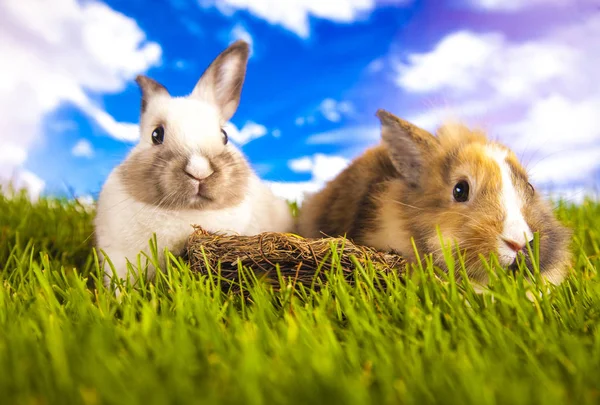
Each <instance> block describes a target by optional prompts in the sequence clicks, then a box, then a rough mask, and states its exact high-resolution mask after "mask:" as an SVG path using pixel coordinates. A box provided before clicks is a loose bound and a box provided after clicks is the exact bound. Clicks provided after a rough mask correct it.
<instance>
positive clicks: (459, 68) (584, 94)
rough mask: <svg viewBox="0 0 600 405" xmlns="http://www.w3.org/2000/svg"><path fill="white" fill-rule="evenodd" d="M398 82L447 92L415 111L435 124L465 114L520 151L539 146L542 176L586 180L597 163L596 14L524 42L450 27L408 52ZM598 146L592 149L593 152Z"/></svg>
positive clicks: (543, 179)
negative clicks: (434, 104) (437, 102)
mask: <svg viewBox="0 0 600 405" xmlns="http://www.w3.org/2000/svg"><path fill="white" fill-rule="evenodd" d="M407 61H408V62H407V63H404V64H400V65H399V66H398V76H397V83H398V85H399V86H400V87H401V88H403V89H404V90H405V91H407V92H412V93H415V94H427V96H428V97H430V98H431V97H432V98H441V99H443V100H445V104H446V107H445V108H429V109H427V110H424V111H420V112H415V113H414V114H413V117H412V119H413V120H414V121H415V122H416V123H417V124H419V125H422V126H424V127H426V129H430V130H431V129H432V128H431V127H432V126H433V125H434V124H436V126H437V124H438V123H439V122H440V121H441V120H442V119H444V118H449V117H448V115H449V114H448V113H449V111H454V114H452V118H461V119H463V118H465V117H466V118H467V121H470V122H467V123H469V124H476V125H478V126H480V124H483V126H484V127H485V128H486V129H487V130H488V132H489V133H490V135H491V136H492V137H494V138H499V139H500V140H501V141H503V142H505V143H507V144H508V145H509V146H511V147H512V148H513V149H514V150H515V152H516V153H517V155H519V156H521V155H525V154H526V153H529V152H530V151H532V150H534V151H535V152H536V157H535V159H534V160H537V164H535V165H533V166H532V168H531V172H532V176H533V177H534V178H535V179H536V180H537V181H539V182H540V183H541V184H546V185H549V184H550V183H554V184H571V183H577V184H583V183H586V184H587V185H591V184H593V183H594V182H598V180H599V179H598V178H597V177H596V178H595V179H594V178H593V175H594V173H597V172H598V170H599V169H600V151H599V149H598V148H599V147H600V82H598V81H596V80H593V79H592V78H594V77H595V76H596V72H597V71H598V70H600V14H598V13H596V14H595V15H593V14H592V15H589V16H588V17H586V18H584V19H582V20H581V21H578V22H577V23H574V24H572V25H564V26H562V27H558V28H555V29H554V31H550V32H548V33H547V34H546V35H544V36H541V37H538V38H533V39H530V40H527V41H525V42H511V41H509V40H507V39H506V38H505V37H504V36H503V35H502V34H500V33H479V34H478V33H473V32H468V31H460V32H456V33H452V34H449V35H448V36H446V37H445V38H443V39H442V40H441V41H440V42H439V43H438V44H437V45H436V46H434V48H433V49H432V50H431V51H430V52H427V53H421V54H411V55H408V58H407ZM594 153H595V155H594Z"/></svg>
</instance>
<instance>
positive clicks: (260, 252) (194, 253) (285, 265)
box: [186, 227, 406, 290]
mask: <svg viewBox="0 0 600 405" xmlns="http://www.w3.org/2000/svg"><path fill="white" fill-rule="evenodd" d="M332 248H333V249H332ZM333 252H335V253H333ZM186 253H187V254H186V256H187V259H188V260H189V263H190V267H191V269H192V270H194V271H197V272H200V273H201V274H209V273H212V274H213V275H218V276H219V277H220V280H221V281H222V283H223V284H226V285H228V287H229V288H232V289H235V290H239V289H240V286H239V283H240V280H241V279H244V278H245V279H247V278H248V274H240V269H243V268H251V269H252V270H253V274H254V275H255V276H256V277H257V278H258V279H260V280H264V281H267V282H270V283H271V284H272V285H273V286H274V287H275V288H278V287H279V286H280V281H279V275H278V272H277V265H279V274H281V276H282V277H283V278H284V281H285V282H286V284H287V283H288V282H289V281H293V282H294V283H296V282H298V283H301V284H304V285H305V286H312V287H315V288H318V285H319V283H318V282H317V281H319V280H321V281H325V280H326V276H325V274H326V273H327V270H329V269H331V267H332V264H333V263H335V264H336V265H337V264H338V263H339V267H338V266H335V267H336V268H340V269H341V272H342V273H341V274H342V275H343V277H344V278H345V279H346V280H347V281H348V282H350V283H353V282H354V279H355V277H354V273H355V270H356V269H357V264H359V265H361V266H362V267H363V268H365V269H366V268H368V264H370V263H371V264H372V265H373V268H374V269H375V273H376V276H377V275H378V276H382V275H383V274H386V273H389V272H392V271H397V272H398V273H400V272H402V271H403V269H404V267H405V264H406V261H405V260H404V259H403V258H402V257H401V256H399V255H396V254H393V253H384V252H380V251H377V250H375V249H372V248H369V247H366V246H360V245H356V244H354V243H352V242H350V241H349V240H347V239H344V238H320V239H306V238H303V237H300V236H298V235H295V234H290V233H285V234H284V233H274V232H265V233H261V234H259V235H255V236H230V235H227V236H226V235H217V234H212V233H209V232H206V231H204V230H203V229H201V228H200V227H195V231H194V233H193V234H192V235H191V237H190V239H189V241H188V244H187V252H186ZM240 265H241V266H240ZM219 266H220V267H219ZM379 278H381V277H379Z"/></svg>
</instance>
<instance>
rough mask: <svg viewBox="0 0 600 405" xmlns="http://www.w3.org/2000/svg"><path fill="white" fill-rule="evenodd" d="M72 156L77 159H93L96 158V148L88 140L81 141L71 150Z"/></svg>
mask: <svg viewBox="0 0 600 405" xmlns="http://www.w3.org/2000/svg"><path fill="white" fill-rule="evenodd" d="M71 154H72V155H73V156H77V157H85V158H88V159H89V158H91V157H92V156H94V148H93V147H92V144H91V142H90V141H88V140H87V139H80V140H79V141H77V143H76V144H75V145H74V146H73V148H72V149H71Z"/></svg>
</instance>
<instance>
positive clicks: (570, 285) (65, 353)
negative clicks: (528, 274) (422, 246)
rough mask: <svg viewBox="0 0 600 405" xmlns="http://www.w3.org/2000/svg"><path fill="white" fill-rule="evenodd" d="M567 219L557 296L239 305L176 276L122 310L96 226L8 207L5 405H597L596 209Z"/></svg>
mask: <svg viewBox="0 0 600 405" xmlns="http://www.w3.org/2000/svg"><path fill="white" fill-rule="evenodd" d="M557 212H558V215H559V216H560V218H561V219H563V220H564V221H565V222H566V223H568V224H569V225H570V226H571V227H573V228H574V229H575V235H574V242H573V249H574V251H575V253H576V267H575V272H574V275H573V276H571V277H570V278H569V279H568V280H567V281H566V282H565V283H564V284H562V285H561V286H559V287H556V288H552V289H551V290H550V291H549V292H547V291H546V289H544V288H543V287H541V286H538V285H537V284H536V285H534V286H532V287H531V286H528V285H527V284H525V283H523V279H522V278H521V277H517V278H513V277H508V276H505V275H503V274H502V273H500V274H499V276H498V278H497V279H495V280H494V281H493V284H492V287H491V289H492V290H493V293H492V294H485V295H476V294H474V293H473V291H472V289H471V288H470V286H469V285H468V284H462V283H460V284H457V283H455V282H454V281H453V280H452V279H449V280H447V282H440V281H436V280H434V279H433V277H432V274H433V269H432V268H431V267H430V266H425V268H424V269H422V270H419V271H417V273H416V274H415V276H414V277H412V278H411V279H410V280H408V281H407V282H406V283H405V284H402V283H401V282H399V281H397V280H396V279H394V278H389V279H388V280H387V282H388V284H389V285H388V288H387V290H385V291H382V290H380V289H378V288H376V286H374V285H373V277H372V274H371V270H370V269H364V271H363V272H361V273H360V274H357V276H356V277H357V280H358V283H357V284H356V285H354V286H350V285H349V284H347V283H345V282H344V281H343V280H341V279H339V278H337V277H336V272H335V271H332V272H331V274H330V278H331V280H330V283H329V285H328V286H327V287H326V288H324V289H322V290H321V291H319V292H311V291H308V290H303V289H299V288H298V287H296V291H295V292H294V291H293V289H292V288H291V286H288V287H286V288H284V289H283V290H282V291H281V292H272V291H270V290H268V289H267V288H266V287H264V286H256V287H251V291H250V296H249V299H248V300H245V301H244V300H242V299H240V297H238V296H233V295H227V294H224V293H223V292H221V291H220V290H219V288H218V283H215V281H214V280H213V279H211V278H210V277H206V276H202V277H200V276H197V275H193V274H191V273H190V272H189V271H188V269H187V268H186V267H185V265H183V264H182V263H181V262H180V261H175V260H174V261H173V262H172V263H171V264H170V265H169V267H168V268H167V269H166V274H165V276H164V277H161V278H159V279H158V280H157V282H156V285H149V284H145V285H144V286H143V287H142V288H140V289H139V290H132V289H127V290H126V291H125V292H124V294H123V299H122V302H118V301H117V300H116V299H115V298H113V296H112V295H111V294H110V292H108V291H106V290H104V289H103V288H99V289H98V290H97V291H96V290H93V289H90V288H89V285H92V283H90V282H89V279H90V278H94V277H97V276H98V274H97V269H96V267H95V266H96V265H95V257H94V255H93V253H92V250H91V242H92V240H91V237H90V236H91V233H92V227H91V219H92V216H93V214H92V213H88V212H85V211H84V210H82V208H81V207H79V206H78V205H77V204H75V203H73V202H68V201H57V200H47V199H42V200H41V201H39V202H37V203H35V204H33V205H32V204H31V203H29V202H28V201H27V200H26V199H25V198H23V197H18V198H13V199H7V198H5V197H2V196H0V398H2V399H1V400H0V402H1V403H2V404H12V403H14V404H78V403H84V404H124V403H127V404H144V405H150V404H167V403H174V404H183V403H199V404H200V403H201V404H208V403H223V404H226V403H246V404H249V403H252V404H255V403H256V404H293V403H297V404H316V403H330V402H331V403H348V404H351V403H356V404H363V403H373V404H425V403H456V404H470V403H473V404H497V403H506V404H530V403H545V404H546V403H571V404H585V403H599V402H600V373H599V372H600V333H599V330H598V326H599V323H600V283H599V280H598V276H597V269H599V268H600V205H599V204H598V203H594V202H591V201H586V202H584V203H583V204H582V205H581V206H573V205H569V204H561V205H559V207H558V210H557ZM334 267H335V262H334ZM334 270H335V269H334ZM529 288H533V289H534V291H535V292H536V294H541V295H540V298H539V299H536V300H535V301H534V302H532V301H530V300H529V299H527V297H526V292H527V289H529Z"/></svg>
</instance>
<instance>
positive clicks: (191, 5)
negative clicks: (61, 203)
mask: <svg viewBox="0 0 600 405" xmlns="http://www.w3.org/2000/svg"><path fill="white" fill-rule="evenodd" d="M25 3H27V2H22V1H20V0H8V1H5V2H3V3H2V4H1V5H0V15H1V16H2V17H0V21H1V24H0V25H1V26H2V27H1V28H0V38H3V39H2V40H0V53H1V54H4V56H5V57H6V59H5V60H8V63H4V64H3V65H4V66H2V67H0V73H4V74H3V75H0V76H4V80H2V79H0V91H1V92H2V93H3V94H2V93H0V111H3V112H2V113H0V120H2V121H3V123H4V125H5V126H4V128H5V130H6V129H7V131H5V133H4V134H3V135H2V141H3V143H4V145H5V147H4V151H2V152H0V182H1V181H3V180H2V179H4V180H6V179H12V180H13V181H15V182H17V183H18V184H20V185H23V186H26V187H29V188H30V189H31V190H32V193H34V194H35V193H39V192H44V193H49V194H65V193H66V192H70V191H67V190H68V189H71V190H72V192H73V193H74V194H75V195H77V196H84V195H91V196H94V195H95V194H96V193H97V192H98V191H99V190H100V187H101V185H102V182H103V181H104V179H105V178H106V176H107V175H108V173H109V172H110V170H112V168H113V167H114V166H115V165H116V164H118V163H119V162H120V161H121V160H122V159H123V158H124V157H125V155H126V153H127V152H128V150H129V149H130V148H131V147H132V145H133V144H134V143H135V141H136V136H138V134H137V131H136V127H135V124H136V123H137V120H138V117H139V104H140V95H139V90H138V88H137V85H136V84H135V82H134V81H133V79H134V78H135V75H136V74H138V73H143V74H147V75H149V76H150V77H152V78H154V79H156V80H158V81H159V82H161V83H163V84H164V85H165V86H166V87H167V88H168V89H169V91H170V92H171V94H173V95H186V94H188V93H189V92H190V91H191V89H192V88H193V86H194V84H195V83H196V81H197V80H198V78H199V77H200V75H201V74H202V72H203V70H204V69H205V68H206V66H208V64H209V63H210V62H211V61H212V60H213V59H214V57H216V56H217V55H218V54H219V53H220V52H221V51H222V50H223V49H225V47H227V45H228V44H229V43H231V42H232V41H233V40H235V39H238V38H242V39H246V40H248V41H250V42H251V44H252V55H251V59H250V61H249V65H248V71H247V77H246V82H245V85H244V89H243V92H242V101H241V104H240V107H239V109H238V111H237V113H236V114H235V115H234V117H233V119H232V124H233V125H234V126H235V127H236V128H237V130H236V129H233V128H232V129H231V130H230V132H231V133H232V134H233V136H232V138H233V139H234V141H236V140H237V141H238V144H239V145H240V146H241V147H242V149H243V151H244V153H245V154H246V155H247V156H248V158H249V160H250V161H251V163H252V165H253V166H254V167H255V169H256V170H257V172H258V173H259V174H260V175H261V177H263V178H264V179H265V180H267V181H269V182H273V186H274V188H275V189H276V191H277V192H278V193H280V194H282V195H285V196H288V197H290V198H296V197H298V196H300V195H301V193H302V192H303V191H305V190H314V189H317V188H319V187H321V186H322V185H323V183H324V182H325V181H326V180H327V179H329V178H331V177H332V176H334V175H335V174H337V173H338V172H339V171H340V170H341V169H342V168H343V167H344V166H345V165H346V164H347V163H348V161H349V160H350V159H352V158H353V157H355V156H357V155H358V154H359V153H361V152H362V151H363V150H364V149H365V148H366V147H368V146H371V145H374V144H376V143H377V142H378V138H379V132H378V128H379V126H378V122H377V119H376V117H375V111H376V110H377V109H378V108H385V109H388V110H390V111H392V112H393V113H395V114H397V115H399V116H401V117H403V118H406V119H410V120H413V121H414V122H415V123H417V124H420V125H422V126H423V127H425V128H427V129H429V130H434V129H435V127H436V126H437V125H438V124H439V123H440V122H441V121H442V120H443V119H445V118H459V119H461V120H463V121H465V122H467V123H468V124H471V125H479V126H484V127H485V128H486V129H487V130H488V132H489V133H490V136H492V137H493V138H495V139H499V140H502V141H504V142H505V143H507V144H509V145H510V146H511V147H513V148H514V149H515V151H516V152H517V153H518V154H519V155H520V156H522V157H523V161H524V162H525V163H527V167H528V168H529V169H530V171H531V173H532V175H533V177H534V179H535V180H536V183H537V184H538V185H539V186H540V187H543V188H545V189H547V190H555V191H560V192H562V193H564V194H566V195H567V196H568V197H569V198H578V197H581V196H582V195H583V194H584V193H586V192H590V191H592V190H594V188H595V187H597V184H598V180H599V179H600V85H599V84H598V81H597V80H593V77H594V76H595V75H596V73H595V72H597V71H599V69H600V9H599V8H598V7H597V6H595V5H594V4H593V3H594V2H593V1H592V0H575V1H573V0H505V1H500V0H455V1H446V2H443V1H433V0H431V1H416V0H414V1H410V0H404V1H394V0H385V1H377V0H326V1H325V0H321V1H313V0H298V1H296V2H293V3H292V2H286V1H284V0H280V1H277V2H271V3H269V1H266V0H222V1H209V0H200V1H192V2H188V1H183V0H171V1H152V2H149V1H141V0H130V1H107V2H104V3H101V2H98V1H83V2H77V1H74V0H57V1H56V2H47V3H48V4H44V3H46V2H44V3H40V4H39V5H36V7H31V6H30V4H31V3H29V4H25ZM50 3H52V4H50ZM3 59H4V58H3ZM2 70H4V72H2Z"/></svg>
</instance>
